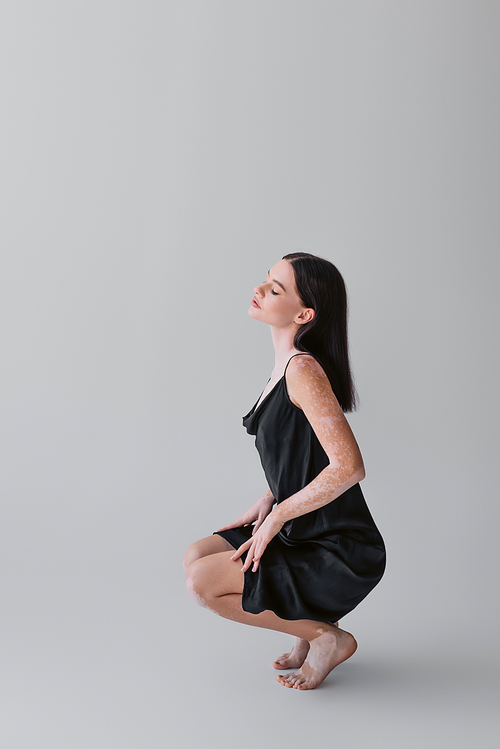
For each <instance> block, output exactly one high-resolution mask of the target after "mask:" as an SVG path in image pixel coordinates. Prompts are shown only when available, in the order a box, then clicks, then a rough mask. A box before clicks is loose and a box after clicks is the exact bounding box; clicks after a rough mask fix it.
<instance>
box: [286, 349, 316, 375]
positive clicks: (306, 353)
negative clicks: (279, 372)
mask: <svg viewBox="0 0 500 749" xmlns="http://www.w3.org/2000/svg"><path fill="white" fill-rule="evenodd" d="M306 355H307V356H313V355H312V354H310V353H309V351H302V352H301V353H300V354H292V356H291V357H290V358H289V360H288V361H287V363H286V367H285V371H284V372H283V377H285V375H286V370H287V369H288V365H289V364H290V362H291V361H292V359H293V357H294V356H306ZM315 358H316V357H314V356H313V359H315Z"/></svg>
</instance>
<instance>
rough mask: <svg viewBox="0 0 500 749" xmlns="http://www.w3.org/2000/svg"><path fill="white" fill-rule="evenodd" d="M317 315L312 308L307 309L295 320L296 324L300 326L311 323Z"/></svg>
mask: <svg viewBox="0 0 500 749" xmlns="http://www.w3.org/2000/svg"><path fill="white" fill-rule="evenodd" d="M315 314H316V312H315V311H314V310H313V309H312V308H311V307H307V309H303V310H302V312H299V314H298V315H297V317H296V318H295V322H296V323H297V324H298V325H304V324H305V323H306V322H311V320H312V319H313V318H314V315H315Z"/></svg>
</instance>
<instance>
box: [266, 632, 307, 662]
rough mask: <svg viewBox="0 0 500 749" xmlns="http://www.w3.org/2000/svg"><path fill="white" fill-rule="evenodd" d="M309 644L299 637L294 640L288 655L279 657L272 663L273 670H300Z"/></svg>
mask: <svg viewBox="0 0 500 749" xmlns="http://www.w3.org/2000/svg"><path fill="white" fill-rule="evenodd" d="M309 647H310V646H309V643H308V641H307V640H302V638H300V637H296V638H295V644H294V646H293V648H292V649H291V651H290V652H289V653H284V655H280V657H279V658H276V660H275V661H273V668H300V666H302V664H303V663H304V661H305V659H306V656H307V654H308V652H309Z"/></svg>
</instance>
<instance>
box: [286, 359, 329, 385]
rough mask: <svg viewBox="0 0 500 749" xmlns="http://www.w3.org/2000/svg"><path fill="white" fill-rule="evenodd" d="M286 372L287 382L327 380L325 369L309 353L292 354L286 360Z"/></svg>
mask: <svg viewBox="0 0 500 749" xmlns="http://www.w3.org/2000/svg"><path fill="white" fill-rule="evenodd" d="M286 374H287V381H289V382H292V381H297V382H299V381H302V382H321V381H322V380H326V382H329V380H328V377H327V376H326V372H325V370H324V369H323V367H322V366H321V364H320V363H319V362H318V361H317V359H315V358H314V356H312V355H311V354H301V355H300V356H293V357H292V358H291V359H290V361H289V362H288V367H287V371H286Z"/></svg>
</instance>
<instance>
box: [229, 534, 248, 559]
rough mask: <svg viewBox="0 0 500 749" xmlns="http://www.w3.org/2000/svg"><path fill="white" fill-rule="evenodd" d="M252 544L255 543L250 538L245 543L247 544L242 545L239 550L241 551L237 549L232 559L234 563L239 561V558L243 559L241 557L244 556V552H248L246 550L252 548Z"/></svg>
mask: <svg viewBox="0 0 500 749" xmlns="http://www.w3.org/2000/svg"><path fill="white" fill-rule="evenodd" d="M252 543H253V541H252V540H251V539H250V538H249V539H248V541H245V543H244V544H241V546H240V548H239V549H237V550H236V551H235V552H234V554H233V556H232V557H230V559H231V561H232V562H233V561H234V560H235V559H238V558H239V557H241V555H242V554H243V552H244V551H246V549H247V548H248V547H249V546H250V544H252Z"/></svg>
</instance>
